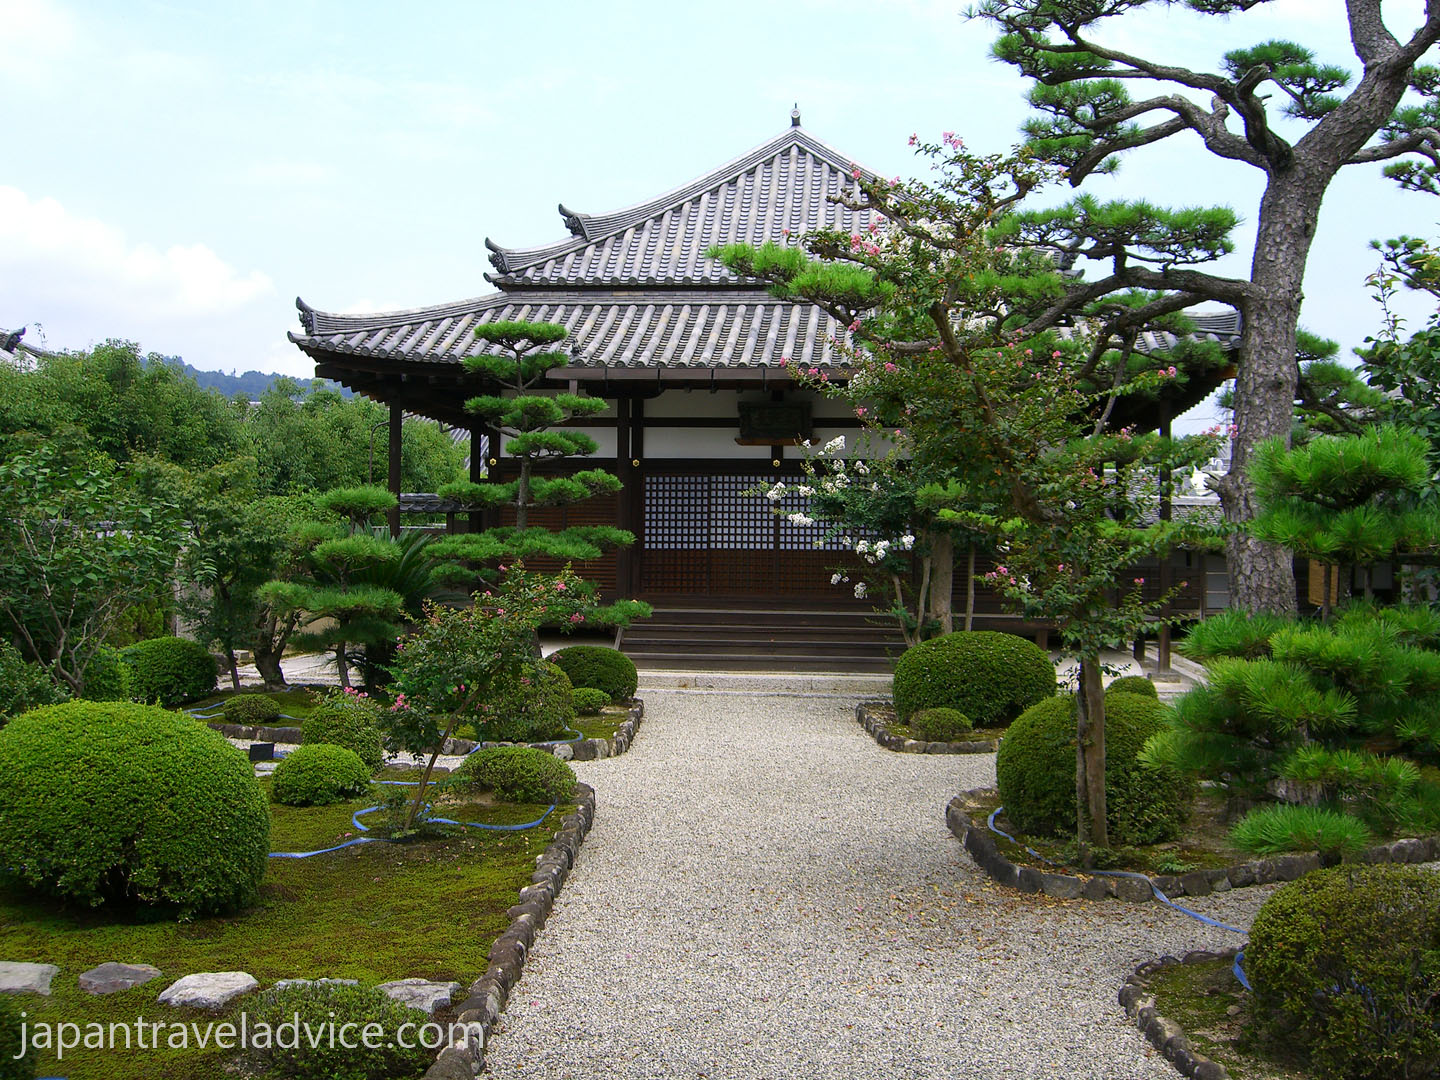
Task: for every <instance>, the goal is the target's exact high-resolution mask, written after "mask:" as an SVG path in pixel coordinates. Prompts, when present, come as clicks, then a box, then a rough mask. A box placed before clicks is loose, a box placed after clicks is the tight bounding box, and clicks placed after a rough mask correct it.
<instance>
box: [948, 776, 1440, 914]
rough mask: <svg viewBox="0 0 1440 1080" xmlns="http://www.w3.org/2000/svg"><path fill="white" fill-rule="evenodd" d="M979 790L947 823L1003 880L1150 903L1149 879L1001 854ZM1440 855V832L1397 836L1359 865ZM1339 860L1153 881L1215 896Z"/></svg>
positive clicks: (1312, 855)
mask: <svg viewBox="0 0 1440 1080" xmlns="http://www.w3.org/2000/svg"><path fill="white" fill-rule="evenodd" d="M986 792H987V789H984V788H979V789H976V790H975V791H973V792H965V793H963V794H961V795H957V796H956V797H955V798H953V799H951V800H950V802H949V804H948V805H946V807H945V824H946V826H947V827H948V828H949V829H950V832H951V834H952V835H954V837H955V838H956V839H957V840H959V841H960V843H961V844H963V845H964V847H965V850H966V851H967V852H968V853H969V855H970V858H971V859H973V860H974V861H975V864H976V865H977V866H979V867H980V869H982V870H984V871H985V873H986V874H988V875H989V876H990V877H991V878H992V879H993V880H994V881H996V882H997V883H998V884H1001V885H1004V886H1006V887H1007V888H1011V889H1018V890H1019V891H1020V892H1023V893H1043V894H1044V895H1046V896H1052V897H1055V898H1056V899H1059V900H1110V899H1119V900H1128V901H1130V902H1132V903H1145V902H1147V901H1149V900H1151V899H1153V898H1154V895H1155V893H1154V890H1153V889H1152V888H1151V887H1150V885H1148V884H1146V882H1145V881H1142V880H1140V879H1139V878H1133V877H1109V876H1104V875H1095V876H1077V875H1074V874H1061V873H1052V872H1049V871H1045V870H1037V869H1035V867H1033V866H1022V865H1019V864H1017V863H1013V862H1011V861H1010V860H1009V859H1007V858H1006V857H1005V856H1004V855H1002V854H1001V853H1000V849H999V847H998V846H997V845H996V843H995V837H994V835H993V834H992V833H991V832H990V830H989V829H988V828H986V827H985V823H984V822H983V821H982V822H979V823H977V822H974V821H972V820H971V819H970V816H969V814H967V813H966V811H965V807H966V806H967V805H968V804H969V799H968V798H967V796H969V797H973V796H974V795H977V794H985V793H986ZM1436 858H1440V836H1429V837H1423V838H1419V839H1403V840H1392V841H1391V842H1390V843H1388V844H1380V845H1379V846H1378V847H1373V848H1369V849H1368V850H1366V851H1362V852H1361V853H1360V854H1359V855H1357V856H1356V857H1355V858H1354V859H1353V860H1351V861H1353V862H1359V863H1384V862H1394V863H1423V862H1431V861H1433V860H1435V859H1436ZM1333 863H1334V860H1333V859H1325V858H1322V857H1321V855H1320V853H1319V852H1318V851H1311V852H1307V853H1305V854H1302V855H1277V856H1275V857H1274V858H1270V859H1256V860H1254V861H1251V862H1243V863H1239V864H1237V865H1235V866H1229V867H1225V868H1223V869H1211V870H1192V871H1190V872H1189V873H1186V874H1156V875H1155V876H1153V877H1151V878H1149V879H1148V880H1149V881H1150V882H1151V883H1153V885H1154V887H1155V888H1156V889H1159V890H1160V891H1161V892H1163V893H1164V894H1165V895H1166V896H1168V897H1169V898H1170V899H1172V900H1173V899H1175V898H1176V897H1178V896H1209V895H1210V894H1211V893H1216V892H1229V891H1230V890H1231V889H1244V888H1248V887H1250V886H1251V885H1270V884H1273V883H1274V882H1277V881H1294V880H1296V879H1297V878H1301V877H1304V876H1305V875H1306V874H1308V873H1310V871H1312V870H1319V869H1320V868H1321V867H1322V866H1328V865H1333Z"/></svg>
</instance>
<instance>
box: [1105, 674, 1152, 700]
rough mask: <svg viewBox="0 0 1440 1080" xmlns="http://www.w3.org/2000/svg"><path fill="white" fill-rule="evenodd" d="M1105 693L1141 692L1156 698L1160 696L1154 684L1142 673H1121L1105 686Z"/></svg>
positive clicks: (1107, 694)
mask: <svg viewBox="0 0 1440 1080" xmlns="http://www.w3.org/2000/svg"><path fill="white" fill-rule="evenodd" d="M1105 694H1106V696H1109V695H1110V694H1143V695H1144V696H1145V697H1149V698H1155V699H1156V700H1159V698H1160V691H1158V690H1156V689H1155V684H1154V683H1153V682H1151V681H1150V680H1149V679H1147V678H1145V676H1144V675H1122V676H1120V678H1118V679H1116V680H1115V681H1114V682H1112V683H1111V684H1110V685H1109V686H1107V687H1105Z"/></svg>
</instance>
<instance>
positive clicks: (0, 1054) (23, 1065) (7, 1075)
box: [0, 994, 35, 1080]
mask: <svg viewBox="0 0 1440 1080" xmlns="http://www.w3.org/2000/svg"><path fill="white" fill-rule="evenodd" d="M22 1022H23V1020H22V1018H21V1016H20V1009H19V1007H18V1006H16V1005H15V1004H14V1003H13V1001H12V999H11V997H10V995H9V994H0V1080H34V1076H35V1055H34V1053H33V1052H32V1048H31V1047H30V1046H29V1045H27V1043H28V1040H26V1039H24V1038H22V1036H21V1029H20V1025H21V1023H22ZM22 1047H23V1048H24V1050H25V1056H24V1057H23V1058H22V1057H20V1056H19V1054H20V1050H21V1048H22Z"/></svg>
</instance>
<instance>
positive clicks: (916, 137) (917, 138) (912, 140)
mask: <svg viewBox="0 0 1440 1080" xmlns="http://www.w3.org/2000/svg"><path fill="white" fill-rule="evenodd" d="M919 141H920V136H919V135H916V134H915V133H914V132H913V131H912V132H911V133H910V145H911V146H914V145H915V144H916V143H918V142H919Z"/></svg>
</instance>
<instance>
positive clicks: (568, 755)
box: [550, 743, 575, 761]
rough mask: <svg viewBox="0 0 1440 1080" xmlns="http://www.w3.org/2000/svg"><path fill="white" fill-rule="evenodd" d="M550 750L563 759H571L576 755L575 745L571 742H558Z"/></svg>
mask: <svg viewBox="0 0 1440 1080" xmlns="http://www.w3.org/2000/svg"><path fill="white" fill-rule="evenodd" d="M550 752H551V753H552V754H554V755H555V756H556V757H557V758H559V759H560V760H561V761H571V760H573V759H574V757H575V747H573V746H572V745H570V744H569V743H557V744H556V745H555V746H554V747H553V748H552V749H551V751H550Z"/></svg>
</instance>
